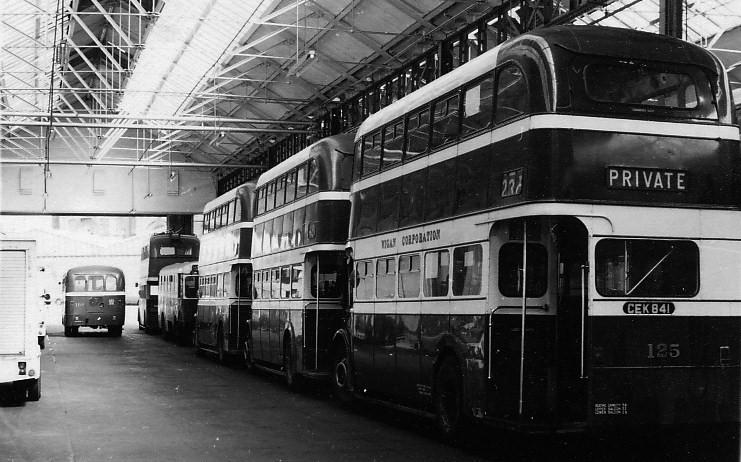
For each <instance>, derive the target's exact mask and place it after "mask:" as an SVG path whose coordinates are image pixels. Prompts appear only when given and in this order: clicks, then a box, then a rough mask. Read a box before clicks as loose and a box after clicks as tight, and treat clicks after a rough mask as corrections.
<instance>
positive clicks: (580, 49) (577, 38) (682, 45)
mask: <svg viewBox="0 0 741 462" xmlns="http://www.w3.org/2000/svg"><path fill="white" fill-rule="evenodd" d="M528 40H529V41H531V42H532V41H535V42H537V43H539V44H540V47H541V49H542V51H543V52H545V53H548V54H553V53H552V52H551V51H550V49H551V48H554V47H559V48H563V49H566V50H570V51H571V52H575V53H583V54H591V55H599V56H611V57H616V58H625V59H628V58H630V59H639V60H646V61H664V62H675V63H682V64H692V65H696V66H698V65H699V66H702V67H704V68H706V69H708V70H711V71H713V72H714V73H716V74H717V73H719V71H721V70H722V69H720V68H719V65H720V64H719V62H718V61H717V59H716V58H714V57H713V55H712V54H711V53H710V52H708V51H707V50H705V49H704V48H702V47H699V46H697V45H693V44H691V43H688V42H685V41H683V40H679V39H676V38H673V37H668V36H664V35H657V34H652V33H649V32H641V31H635V30H630V29H621V28H616V27H603V26H553V27H546V28H542V29H536V30H534V31H530V32H528V33H526V34H522V35H520V36H518V37H515V38H514V39H512V40H509V41H506V42H503V43H501V44H500V45H498V46H497V47H495V48H492V49H491V50H489V51H487V52H486V53H483V54H482V55H480V56H478V57H476V58H474V59H472V60H471V61H469V62H467V63H465V64H463V65H462V66H460V67H457V68H456V69H454V70H452V71H450V72H448V73H447V74H445V75H443V76H441V77H440V78H438V79H436V80H433V81H432V82H430V83H429V84H427V85H425V86H424V87H422V88H421V89H420V90H417V91H415V92H412V93H410V94H408V95H406V96H405V97H403V98H401V99H399V100H398V101H396V102H394V103H393V104H391V105H389V106H386V107H385V108H383V109H381V110H379V111H378V112H376V113H374V114H372V115H370V116H369V117H368V118H367V119H365V121H364V122H363V123H362V124H361V125H360V128H358V131H357V134H356V140H358V139H359V138H360V137H361V136H363V135H365V134H366V133H368V132H370V131H373V130H375V129H376V128H379V127H382V126H383V125H385V124H387V123H389V122H391V121H393V120H395V119H397V118H399V117H401V116H403V115H404V114H406V113H408V112H409V111H410V110H413V109H415V108H418V107H421V106H424V105H425V104H427V103H430V102H431V101H433V100H435V99H436V98H438V97H440V96H442V95H445V94H447V93H448V92H450V91H452V90H455V89H456V88H458V87H460V86H461V83H463V82H470V81H473V80H476V78H478V77H480V76H482V75H484V74H486V73H487V72H490V71H491V70H493V69H494V68H495V67H496V66H497V63H498V57H499V56H500V55H501V54H502V53H503V52H504V51H505V50H507V49H509V48H511V47H515V46H517V45H518V44H520V43H522V42H524V41H528ZM648 43H650V44H651V45H650V46H647V44H648Z"/></svg>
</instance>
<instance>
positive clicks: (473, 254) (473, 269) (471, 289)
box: [453, 244, 483, 295]
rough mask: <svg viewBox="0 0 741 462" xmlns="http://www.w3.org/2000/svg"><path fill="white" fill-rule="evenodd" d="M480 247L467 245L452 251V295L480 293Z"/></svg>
mask: <svg viewBox="0 0 741 462" xmlns="http://www.w3.org/2000/svg"><path fill="white" fill-rule="evenodd" d="M482 255H483V252H482V250H481V245H479V244H476V245H467V246H465V247H458V248H456V249H455V250H453V295H478V294H480V293H481V266H482V265H481V262H482Z"/></svg>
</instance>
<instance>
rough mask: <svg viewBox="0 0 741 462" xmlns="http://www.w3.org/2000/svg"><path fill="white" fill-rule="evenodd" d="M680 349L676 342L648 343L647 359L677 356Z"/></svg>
mask: <svg viewBox="0 0 741 462" xmlns="http://www.w3.org/2000/svg"><path fill="white" fill-rule="evenodd" d="M680 354H681V351H680V350H679V344H678V343H649V344H648V356H647V358H649V359H654V358H679V356H680Z"/></svg>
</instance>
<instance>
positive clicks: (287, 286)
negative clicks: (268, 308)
mask: <svg viewBox="0 0 741 462" xmlns="http://www.w3.org/2000/svg"><path fill="white" fill-rule="evenodd" d="M290 297H291V267H290V266H282V267H281V268H280V298H290Z"/></svg>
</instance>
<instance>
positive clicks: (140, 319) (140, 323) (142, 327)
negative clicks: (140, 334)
mask: <svg viewBox="0 0 741 462" xmlns="http://www.w3.org/2000/svg"><path fill="white" fill-rule="evenodd" d="M136 322H137V323H139V330H144V325H143V324H142V315H141V313H139V312H138V310H137V313H136Z"/></svg>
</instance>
